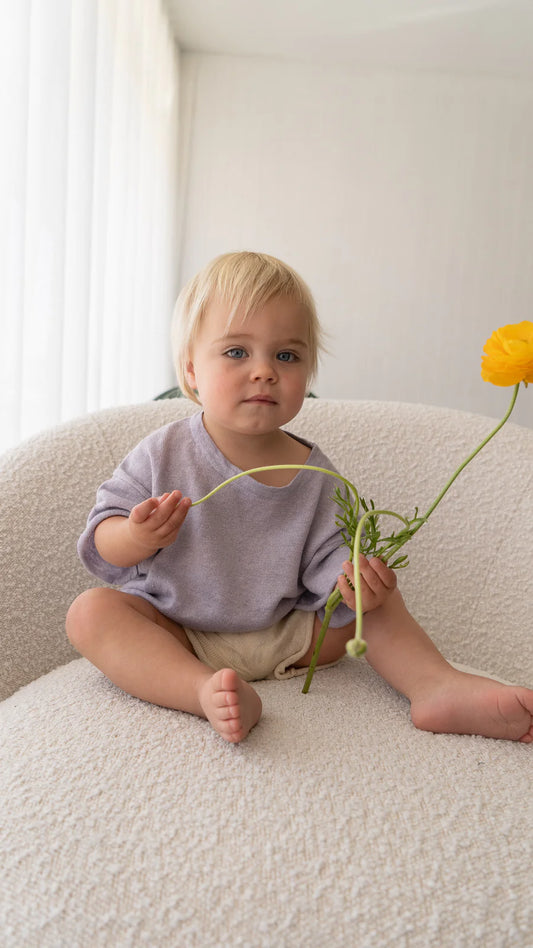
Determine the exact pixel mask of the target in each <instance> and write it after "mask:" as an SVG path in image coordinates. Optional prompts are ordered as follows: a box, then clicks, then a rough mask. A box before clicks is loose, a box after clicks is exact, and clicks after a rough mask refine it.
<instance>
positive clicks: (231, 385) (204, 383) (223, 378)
mask: <svg viewBox="0 0 533 948" xmlns="http://www.w3.org/2000/svg"><path fill="white" fill-rule="evenodd" d="M197 381H198V390H199V393H200V397H201V398H202V400H203V401H211V402H212V403H213V407H215V406H218V407H219V408H220V407H222V405H221V404H220V403H221V402H223V401H224V400H225V399H227V398H228V397H229V396H231V394H232V393H233V392H234V390H235V387H236V384H237V379H236V373H235V372H228V371H224V370H221V369H220V368H219V367H217V371H216V372H209V371H206V372H203V373H202V374H201V376H200V377H199V378H197Z"/></svg>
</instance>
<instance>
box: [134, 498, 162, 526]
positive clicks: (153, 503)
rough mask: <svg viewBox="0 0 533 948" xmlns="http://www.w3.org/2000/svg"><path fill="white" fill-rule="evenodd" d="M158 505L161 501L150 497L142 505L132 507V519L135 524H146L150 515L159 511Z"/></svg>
mask: <svg viewBox="0 0 533 948" xmlns="http://www.w3.org/2000/svg"><path fill="white" fill-rule="evenodd" d="M158 504H159V500H158V498H157V497H148V499H147V500H143V501H142V503H140V504H136V506H135V507H132V509H131V512H130V517H131V519H132V520H133V522H134V523H144V521H145V520H147V519H148V517H149V516H150V514H151V513H152V512H153V511H154V510H156V509H157V507H158Z"/></svg>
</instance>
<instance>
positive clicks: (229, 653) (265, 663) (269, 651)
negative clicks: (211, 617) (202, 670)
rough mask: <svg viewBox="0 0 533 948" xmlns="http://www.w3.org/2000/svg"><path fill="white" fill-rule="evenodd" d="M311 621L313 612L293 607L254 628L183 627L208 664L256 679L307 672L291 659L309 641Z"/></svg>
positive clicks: (198, 654) (251, 679) (197, 653)
mask: <svg viewBox="0 0 533 948" xmlns="http://www.w3.org/2000/svg"><path fill="white" fill-rule="evenodd" d="M314 621H315V613H314V612H303V611H302V610H299V609H295V610H294V611H293V612H290V613H289V614H288V616H285V618H283V619H281V620H280V621H279V622H276V623H275V624H274V625H271V626H270V627H269V628H268V629H259V630H258V631H256V632H199V631H198V630H197V629H188V628H185V630H184V631H185V634H186V636H187V638H188V640H189V642H190V643H191V645H192V648H193V651H194V654H195V655H196V657H197V658H199V659H200V661H202V662H204V663H205V664H206V665H209V666H210V668H214V669H215V671H218V670H219V669H220V668H233V669H234V671H236V672H237V674H238V676H239V678H242V679H243V680H244V681H260V680H261V679H262V678H279V679H281V678H293V677H294V676H295V675H306V674H307V671H308V669H307V668H296V667H295V666H294V662H297V661H298V659H300V658H301V657H302V656H303V655H305V653H306V652H307V650H308V648H309V646H310V645H311V639H312V636H313V625H314ZM332 664H336V662H333V663H332ZM321 667H322V668H324V667H326V666H324V665H322V666H321Z"/></svg>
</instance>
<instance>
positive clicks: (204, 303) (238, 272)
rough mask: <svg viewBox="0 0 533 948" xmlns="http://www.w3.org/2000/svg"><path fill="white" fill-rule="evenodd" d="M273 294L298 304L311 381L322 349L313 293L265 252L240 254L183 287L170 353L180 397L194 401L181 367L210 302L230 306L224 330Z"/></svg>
mask: <svg viewBox="0 0 533 948" xmlns="http://www.w3.org/2000/svg"><path fill="white" fill-rule="evenodd" d="M278 296H282V297H288V298H290V299H294V300H295V301H296V302H298V303H301V304H302V306H303V307H304V309H305V310H306V312H307V316H308V339H307V340H306V341H307V344H308V346H309V356H310V371H309V379H308V381H311V379H312V378H313V377H314V375H315V373H316V370H317V366H318V357H319V354H320V351H321V350H322V349H323V348H324V347H323V341H322V329H321V327H320V323H319V321H318V317H317V313H316V307H315V301H314V299H313V295H312V293H311V291H310V289H309V287H308V286H307V284H306V283H305V282H304V281H303V280H302V278H301V277H300V276H299V275H298V274H297V273H296V272H295V271H294V270H293V269H292V268H291V267H289V266H287V264H286V263H283V262H282V261H281V260H278V259H277V258H276V257H270V256H269V255H268V254H266V253H254V252H251V251H240V252H236V253H226V254H222V255H221V256H220V257H215V259H214V260H212V261H211V263H209V264H207V266H206V267H204V269H203V270H201V271H200V272H199V273H198V274H197V275H196V276H195V277H193V278H192V280H190V281H189V282H188V283H187V284H186V286H184V287H183V289H182V291H181V293H180V295H179V296H178V299H177V301H176V305H175V307H174V314H173V317H172V332H171V337H172V355H173V359H174V365H175V369H176V375H177V379H178V384H179V386H180V388H181V390H182V392H183V394H184V395H187V396H188V397H189V398H191V399H192V400H193V401H195V402H197V403H199V400H198V396H197V394H196V393H195V392H194V391H193V390H192V389H191V387H190V386H189V384H188V382H187V375H186V365H187V362H188V361H189V359H190V352H191V349H192V346H193V345H194V342H195V339H196V338H197V336H198V332H199V329H200V326H201V323H202V319H203V317H204V315H205V313H206V310H207V307H208V306H209V305H210V303H212V302H213V300H214V299H217V300H220V301H221V302H222V303H223V304H224V305H226V306H228V308H229V315H228V323H227V326H226V330H227V331H229V328H230V326H231V323H232V321H233V319H234V318H235V315H236V313H237V312H238V313H239V315H240V316H242V318H243V319H248V317H250V316H253V315H254V313H256V312H257V311H258V310H259V309H261V307H263V306H266V304H267V303H268V302H269V301H270V300H272V299H275V298H276V297H278Z"/></svg>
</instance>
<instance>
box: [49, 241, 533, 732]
mask: <svg viewBox="0 0 533 948" xmlns="http://www.w3.org/2000/svg"><path fill="white" fill-rule="evenodd" d="M172 341H173V354H174V358H175V364H176V371H177V376H178V381H179V384H180V386H181V388H182V391H183V392H184V394H185V395H187V396H188V397H189V398H191V399H193V401H195V402H196V403H197V404H198V405H199V406H201V410H199V411H198V412H197V413H196V414H194V415H193V416H192V417H191V418H187V419H184V420H181V421H177V422H171V423H170V424H168V425H166V426H164V427H163V428H160V429H159V430H157V431H155V432H153V433H152V434H150V435H149V436H148V437H147V438H145V439H144V440H143V441H141V443H140V444H139V445H137V447H136V448H134V449H133V451H131V453H130V454H128V456H127V457H126V458H125V459H124V461H123V462H122V463H121V464H120V465H119V467H118V468H117V469H116V471H115V472H114V473H113V475H112V476H111V478H110V479H109V480H107V481H106V482H105V483H104V484H102V486H101V487H100V488H99V490H98V493H97V497H96V504H95V506H94V508H93V510H92V511H91V513H90V515H89V518H88V522H87V527H86V529H85V531H84V533H83V534H82V536H81V537H80V541H79V545H78V549H79V554H80V557H81V559H82V561H83V563H84V564H85V565H86V567H87V568H88V569H89V570H90V571H91V572H92V573H93V574H94V575H96V576H97V577H99V578H100V579H102V580H104V581H105V582H106V583H108V584H110V585H112V586H115V587H119V588H96V589H91V590H87V591H86V592H84V593H82V594H81V595H80V596H79V597H78V598H77V599H76V600H75V602H74V603H73V604H72V606H71V607H70V609H69V612H68V615H67V633H68V636H69V639H70V641H71V642H72V644H73V645H74V646H75V648H76V649H78V651H79V652H80V653H81V654H82V655H85V656H86V657H87V658H88V659H89V660H90V661H91V662H92V663H93V664H94V665H96V666H97V667H98V668H100V669H101V670H102V671H103V672H104V674H105V675H107V676H108V677H109V678H110V679H111V680H112V681H113V682H114V683H115V684H116V685H117V686H119V687H120V688H122V689H123V690H125V691H127V692H129V693H130V694H132V695H135V696H136V697H138V698H141V699H143V700H146V701H150V702H153V703H154V704H158V705H162V706H164V707H168V708H175V709H179V710H182V711H187V712H189V713H192V714H195V715H199V716H201V717H203V718H206V719H207V720H208V721H209V722H210V723H211V725H212V726H213V728H214V729H215V730H216V731H217V732H218V733H219V734H220V735H221V736H222V737H223V738H224V739H225V740H226V741H229V742H232V743H236V742H239V741H242V740H243V739H244V738H245V737H246V736H247V734H248V733H249V732H250V730H251V729H252V728H253V727H254V725H255V724H256V723H257V722H258V720H259V718H260V716H261V710H262V708H261V700H260V698H259V695H258V694H257V692H256V690H255V689H254V687H253V685H252V684H250V682H252V681H254V680H259V679H261V678H268V677H275V678H288V677H291V676H292V675H297V674H304V673H305V672H306V671H307V668H308V665H309V662H310V659H311V656H312V654H313V650H314V646H315V643H316V640H317V637H318V633H319V630H320V626H321V622H322V618H323V615H324V606H325V603H326V600H327V599H328V596H329V595H330V593H331V591H332V588H333V587H334V586H335V583H336V582H337V583H338V588H339V589H340V592H341V593H342V596H343V603H342V604H341V605H340V606H339V607H338V608H337V610H336V611H335V612H334V613H333V616H332V621H331V625H330V628H329V630H328V633H327V635H326V638H325V641H324V644H323V646H322V649H321V652H320V657H319V667H320V666H322V667H324V666H325V665H330V664H332V663H334V662H337V661H339V660H340V659H341V658H342V657H343V656H344V654H345V644H346V642H347V641H348V639H350V638H352V637H353V635H354V611H353V610H354V609H355V601H354V594H353V592H352V590H351V588H350V585H349V583H348V581H347V578H346V576H347V577H348V578H349V579H350V580H352V581H353V567H352V566H351V564H349V563H347V562H346V561H345V550H344V549H343V545H342V538H341V535H340V531H339V529H338V527H336V525H335V516H336V511H337V508H336V505H335V502H334V500H333V494H334V488H335V483H334V481H333V479H332V478H331V477H330V476H329V475H326V474H321V473H318V472H316V471H306V470H305V469H296V470H295V469H289V470H287V469H285V470H276V471H271V470H270V471H262V472H258V473H255V474H253V475H248V476H247V477H242V478H239V479H238V480H237V481H235V482H234V483H233V484H231V485H228V486H227V487H224V488H223V489H222V490H221V491H219V492H218V493H217V494H215V495H214V496H213V497H212V498H210V499H209V500H208V501H206V502H205V503H203V504H201V505H199V506H197V507H195V509H194V510H192V511H191V503H192V501H191V497H193V498H194V499H195V500H197V499H199V498H200V497H203V496H205V494H207V493H209V491H211V490H213V488H215V487H216V486H218V485H219V484H220V483H221V482H222V481H224V480H225V479H227V478H229V477H231V476H233V475H235V474H237V473H239V471H243V470H249V469H251V468H258V467H263V466H269V465H276V464H292V465H310V466H316V467H322V468H326V469H329V470H335V468H334V467H333V466H332V464H331V461H329V459H328V458H327V457H326V456H325V455H324V454H323V453H322V452H321V450H320V449H319V447H318V446H317V445H316V444H312V443H310V442H308V441H306V440H305V439H303V438H298V437H296V436H294V435H292V434H290V433H289V432H287V431H286V430H284V428H283V426H284V425H286V424H287V423H288V422H290V421H291V419H292V418H294V416H295V415H296V414H297V413H298V411H299V410H300V408H301V406H302V403H303V400H304V398H305V395H306V392H307V390H308V385H309V383H310V381H311V379H312V378H313V376H314V373H315V371H316V367H317V360H318V355H319V352H320V348H321V345H322V342H321V330H320V326H319V323H318V320H317V316H316V311H315V306H314V302H313V298H312V296H311V293H310V291H309V289H308V287H307V286H306V284H305V283H304V282H303V280H302V279H301V278H300V277H299V276H298V274H296V273H295V272H294V271H293V270H292V269H291V268H290V267H288V266H287V265H285V264H284V263H282V262H281V261H280V260H277V259H275V258H273V257H270V256H267V255H266V254H258V253H231V254H224V255H223V256H221V257H218V258H217V259H215V260H214V261H212V262H211V263H210V264H209V265H208V266H207V267H206V268H205V269H204V270H203V271H201V272H200V273H199V274H198V275H197V276H196V277H195V278H194V279H193V280H191V281H190V283H189V284H188V285H187V286H186V287H185V288H184V289H183V291H182V292H181V294H180V296H179V298H178V301H177V304H176V310H175V314H174V322H173V331H172ZM177 488H179V489H177ZM345 574H346V575H345ZM361 577H362V599H363V610H364V612H365V625H364V636H365V640H366V642H367V645H368V648H367V652H366V660H367V661H369V662H370V664H371V665H372V666H373V667H374V668H375V669H376V670H377V671H378V672H379V674H381V675H382V676H383V677H384V678H385V679H386V680H387V681H388V682H389V683H390V684H392V685H393V686H394V687H395V688H396V689H398V690H399V691H400V692H402V693H403V694H404V695H406V696H407V697H408V698H409V700H410V702H411V717H412V720H413V723H414V724H415V726H417V727H419V728H422V729H424V730H430V731H435V732H453V733H465V734H483V735H485V736H488V737H495V738H510V739H512V740H521V741H524V742H531V741H533V691H529V690H528V689H526V688H519V687H514V686H506V685H502V684H499V683H497V682H495V681H492V680H491V679H486V678H482V677H477V676H473V675H467V674H464V673H462V672H459V671H458V670H456V669H455V668H453V667H452V666H451V665H449V664H448V663H447V662H446V661H445V659H444V658H443V657H442V656H441V654H440V653H439V651H438V650H437V648H436V647H435V646H434V645H433V643H432V642H431V640H430V639H429V638H428V636H427V635H426V634H425V632H424V631H423V630H422V628H421V627H420V626H419V625H418V623H417V622H416V621H415V620H414V618H413V617H412V616H411V615H410V613H409V612H408V610H407V609H406V607H405V605H404V602H403V599H402V596H401V594H400V592H399V590H398V588H397V585H396V575H395V573H394V572H393V571H392V570H390V569H389V568H388V567H387V566H386V565H385V564H384V563H382V562H381V561H380V560H378V559H373V560H371V561H370V562H367V561H366V559H365V558H364V557H361ZM302 700H305V699H302Z"/></svg>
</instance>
